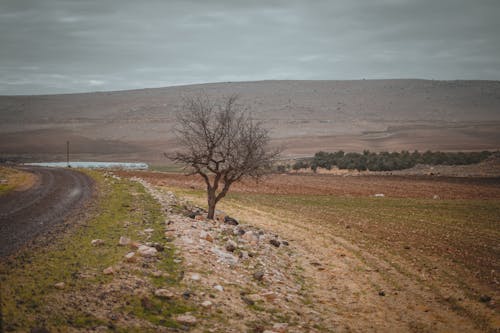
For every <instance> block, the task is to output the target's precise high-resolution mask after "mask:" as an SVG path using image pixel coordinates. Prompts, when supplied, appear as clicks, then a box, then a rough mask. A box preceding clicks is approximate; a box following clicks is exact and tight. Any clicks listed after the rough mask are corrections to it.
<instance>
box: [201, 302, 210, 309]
mask: <svg viewBox="0 0 500 333" xmlns="http://www.w3.org/2000/svg"><path fill="white" fill-rule="evenodd" d="M212 304H213V303H212V302H211V301H204V302H203V303H201V306H203V307H204V308H209V307H211V306H212Z"/></svg>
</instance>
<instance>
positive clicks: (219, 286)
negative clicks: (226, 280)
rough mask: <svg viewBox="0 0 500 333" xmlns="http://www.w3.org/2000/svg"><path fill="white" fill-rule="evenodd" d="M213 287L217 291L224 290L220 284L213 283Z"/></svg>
mask: <svg viewBox="0 0 500 333" xmlns="http://www.w3.org/2000/svg"><path fill="white" fill-rule="evenodd" d="M214 289H215V290H217V291H224V287H223V286H221V285H220V284H217V285H215V286H214Z"/></svg>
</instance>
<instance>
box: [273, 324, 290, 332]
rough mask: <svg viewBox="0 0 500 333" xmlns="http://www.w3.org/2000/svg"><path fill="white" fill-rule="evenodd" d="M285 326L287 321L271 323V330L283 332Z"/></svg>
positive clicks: (286, 326)
mask: <svg viewBox="0 0 500 333" xmlns="http://www.w3.org/2000/svg"><path fill="white" fill-rule="evenodd" d="M287 328H288V324H287V323H276V324H274V325H273V331H275V332H277V333H285V332H286V329H287Z"/></svg>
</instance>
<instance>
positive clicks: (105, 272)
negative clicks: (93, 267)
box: [102, 266, 115, 275]
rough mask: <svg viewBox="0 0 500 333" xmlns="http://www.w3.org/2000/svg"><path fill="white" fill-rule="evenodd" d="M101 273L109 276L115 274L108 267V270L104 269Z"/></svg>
mask: <svg viewBox="0 0 500 333" xmlns="http://www.w3.org/2000/svg"><path fill="white" fill-rule="evenodd" d="M102 273H103V274H104V275H111V274H115V270H114V269H113V267H112V266H109V267H108V268H105V269H104V270H103V271H102Z"/></svg>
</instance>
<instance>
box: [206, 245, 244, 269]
mask: <svg viewBox="0 0 500 333" xmlns="http://www.w3.org/2000/svg"><path fill="white" fill-rule="evenodd" d="M212 252H213V253H215V254H216V255H217V256H218V257H219V261H222V262H225V263H227V264H229V265H231V266H234V265H236V264H237V263H238V258H237V257H235V256H234V255H232V254H230V253H227V252H225V251H222V250H221V249H219V248H218V247H213V248H212Z"/></svg>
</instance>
